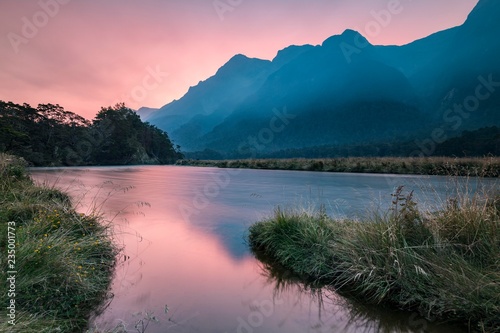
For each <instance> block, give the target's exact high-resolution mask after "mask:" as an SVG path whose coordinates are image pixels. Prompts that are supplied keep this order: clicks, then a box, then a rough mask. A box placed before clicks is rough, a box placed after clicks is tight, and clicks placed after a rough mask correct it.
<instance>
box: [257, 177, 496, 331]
mask: <svg viewBox="0 0 500 333" xmlns="http://www.w3.org/2000/svg"><path fill="white" fill-rule="evenodd" d="M249 243H250V246H251V247H252V250H253V251H254V253H256V255H257V257H258V258H266V260H267V261H268V263H267V265H268V266H270V265H272V263H273V262H274V263H276V264H277V265H281V266H283V267H284V268H285V269H287V270H289V271H290V272H292V273H294V274H295V275H297V276H299V277H301V278H302V279H303V280H304V282H306V283H307V284H311V283H312V282H316V283H321V284H328V285H330V286H331V287H333V288H335V289H337V290H340V292H343V293H346V294H347V295H350V296H351V297H354V298H357V299H359V300H363V301H365V302H368V303H372V304H381V303H385V304H392V305H395V306H396V307H398V308H401V309H408V310H418V311H419V312H420V313H421V314H422V315H423V316H425V317H430V316H434V317H436V318H438V319H440V320H444V321H453V322H457V323H461V324H464V326H469V327H470V328H471V329H472V330H473V331H478V332H500V321H499V318H498V313H500V284H499V281H500V211H499V198H498V197H497V196H488V195H485V196H484V197H480V196H475V197H472V198H470V197H467V196H465V195H464V196H463V197H459V198H455V199H453V200H451V201H450V203H449V205H448V206H447V207H445V208H444V209H443V210H441V211H439V212H432V213H426V212H422V211H420V210H419V209H418V207H417V203H416V202H415V201H414V200H413V195H412V193H411V192H410V193H404V189H403V188H402V187H400V188H398V189H397V190H396V192H395V193H394V194H393V196H392V207H391V210H390V211H389V212H388V213H387V214H385V215H380V214H374V215H373V216H372V217H371V218H367V219H365V220H362V221H352V220H332V219H329V218H327V217H325V216H324V214H318V215H311V214H307V213H304V212H290V211H283V210H281V209H278V210H277V211H276V212H275V214H274V217H272V218H270V219H268V220H265V221H262V222H259V223H257V224H255V225H253V226H252V227H250V233H249ZM270 263H271V264H270Z"/></svg>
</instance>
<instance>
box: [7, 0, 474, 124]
mask: <svg viewBox="0 0 500 333" xmlns="http://www.w3.org/2000/svg"><path fill="white" fill-rule="evenodd" d="M216 2H217V3H219V4H221V3H222V4H225V6H226V7H225V8H226V9H227V10H226V11H225V12H223V13H222V12H221V11H219V12H218V11H217V10H216V9H215V6H214V3H216ZM394 2H395V3H397V2H399V6H398V8H399V11H398V12H399V13H398V14H395V15H392V17H391V21H390V23H389V24H384V25H385V26H381V28H380V31H379V32H378V33H370V31H368V30H367V29H366V27H367V24H368V23H369V22H371V21H373V20H374V18H373V16H372V11H376V12H379V11H381V10H384V9H386V8H388V6H389V4H390V3H394ZM477 2H478V0H454V1H436V0H418V1H412V0H356V1H353V0H312V1H311V0H216V1H214V0H142V1H137V0H136V1H133V0H107V1H102V0H101V1H97V0H37V1H19V0H2V1H0V35H1V38H0V100H5V101H13V102H15V103H29V104H31V105H32V106H36V105H38V103H53V104H60V105H62V106H63V107H65V108H66V109H67V110H70V111H73V112H76V113H79V114H81V115H82V116H84V117H87V118H89V119H91V118H93V117H94V115H95V114H96V113H97V112H98V111H99V110H100V108H101V107H102V106H109V105H112V104H114V103H116V102H119V101H124V102H125V103H126V104H127V105H128V106H129V107H131V108H139V107H141V106H150V107H161V106H163V105H165V104H167V103H169V102H171V101H172V100H173V99H178V98H180V97H182V96H183V95H184V94H185V93H186V92H187V90H188V88H189V87H190V86H194V85H196V84H197V83H198V82H199V81H201V80H205V79H207V78H208V77H210V76H212V75H213V74H214V73H215V72H216V71H217V69H218V68H219V67H221V66H222V65H223V64H224V63H225V62H226V61H227V60H229V59H230V58H231V57H232V56H233V55H234V54H238V53H242V54H245V55H247V56H249V57H258V58H262V59H272V58H273V57H274V56H275V55H276V53H277V51H278V50H280V49H282V48H284V47H286V46H288V45H292V44H295V45H303V44H313V45H316V44H321V43H322V42H323V40H325V39H326V38H328V37H329V36H331V35H335V34H339V33H342V32H343V31H344V30H345V29H346V28H351V29H356V30H358V31H360V32H361V33H362V34H363V35H364V36H366V37H367V38H368V39H369V40H370V42H372V43H373V44H398V45H401V44H406V43H409V42H412V41H414V40H416V39H419V38H422V37H425V36H427V35H430V34H432V33H434V32H437V31H440V30H444V29H447V28H450V27H453V26H457V25H460V24H462V23H463V22H464V21H465V19H466V17H467V15H468V14H469V13H470V11H471V10H472V9H473V8H474V6H475V5H476V4H477ZM44 8H45V9H44ZM47 13H48V14H47ZM26 22H28V23H26ZM30 24H34V28H35V30H33V29H32V30H30V29H29V28H28V27H27V26H28V25H30ZM368 26H369V25H368Z"/></svg>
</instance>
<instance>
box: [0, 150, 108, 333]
mask: <svg viewBox="0 0 500 333" xmlns="http://www.w3.org/2000/svg"><path fill="white" fill-rule="evenodd" d="M9 222H10V223H9ZM9 227H11V228H9ZM9 231H10V232H11V233H10V234H9V233H8V232H9ZM13 233H14V234H15V264H14V266H15V271H17V273H16V274H15V278H16V279H15V295H12V294H10V293H11V292H12V290H10V289H9V288H10V286H9V287H8V285H7V283H3V282H2V283H1V284H0V299H1V300H2V301H1V303H2V304H1V308H0V316H1V317H2V320H1V321H0V332H23V333H24V332H81V331H83V330H84V328H85V327H86V325H87V320H88V318H89V317H90V316H91V315H92V314H93V313H94V312H95V311H96V310H98V309H99V307H100V306H101V305H102V304H103V302H104V301H106V300H107V299H108V297H109V286H110V282H111V278H112V275H113V269H114V265H115V256H116V254H117V252H118V249H117V247H116V246H115V244H114V243H113V241H112V235H111V229H110V226H109V225H106V224H105V223H104V222H103V220H102V219H101V218H100V217H99V216H86V215H83V214H79V213H77V212H76V211H75V210H74V209H73V207H72V205H71V200H70V198H69V197H68V196H67V195H66V194H64V193H62V192H60V191H58V190H56V189H52V188H46V187H38V186H35V185H34V183H33V182H32V180H31V179H30V177H29V175H28V174H27V173H26V169H25V166H24V163H23V161H22V160H20V159H17V158H14V157H12V156H8V155H0V253H1V257H2V260H1V265H2V269H1V273H0V280H1V281H6V279H7V274H6V272H7V271H12V270H13V269H11V267H8V266H7V265H8V262H7V260H6V259H7V258H6V256H7V250H8V249H12V246H11V247H8V235H9V236H12V235H13ZM11 258H12V257H11ZM10 263H11V264H12V262H10ZM9 294H10V295H9ZM11 299H14V300H15V306H16V308H15V310H16V311H15V325H12V323H9V322H8V320H10V319H11V318H9V317H8V312H7V306H8V305H9V304H10V303H9V302H10V300H11Z"/></svg>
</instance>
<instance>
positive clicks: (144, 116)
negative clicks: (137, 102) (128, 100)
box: [136, 107, 159, 121]
mask: <svg viewBox="0 0 500 333" xmlns="http://www.w3.org/2000/svg"><path fill="white" fill-rule="evenodd" d="M158 110H159V109H155V108H148V107H142V108H140V109H139V110H137V111H136V113H137V114H138V115H139V117H141V120H142V121H147V120H148V118H149V117H151V115H152V114H154V113H155V112H157V111H158Z"/></svg>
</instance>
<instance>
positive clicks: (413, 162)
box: [177, 157, 500, 177]
mask: <svg viewBox="0 0 500 333" xmlns="http://www.w3.org/2000/svg"><path fill="white" fill-rule="evenodd" d="M177 165H187V166H196V167H216V168H243V169H265V170H296V171H321V172H353V173H384V174H415V175H441V176H450V175H452V176H472V177H476V176H479V177H500V157H483V158H451V157H401V158H399V157H373V158H366V157H352V158H351V157H349V158H333V159H300V158H294V159H244V160H223V161H202V160H180V161H177Z"/></svg>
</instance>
